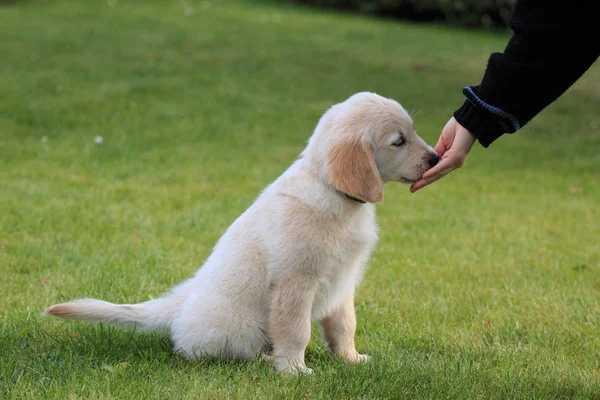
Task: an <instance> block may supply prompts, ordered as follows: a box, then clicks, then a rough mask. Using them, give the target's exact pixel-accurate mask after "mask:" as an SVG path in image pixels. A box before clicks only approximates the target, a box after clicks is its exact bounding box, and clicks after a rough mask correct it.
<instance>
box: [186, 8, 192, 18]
mask: <svg viewBox="0 0 600 400" xmlns="http://www.w3.org/2000/svg"><path fill="white" fill-rule="evenodd" d="M192 15H194V9H193V8H192V7H186V8H185V16H186V17H191V16H192Z"/></svg>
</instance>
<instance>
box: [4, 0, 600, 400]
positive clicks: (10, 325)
mask: <svg viewBox="0 0 600 400" xmlns="http://www.w3.org/2000/svg"><path fill="white" fill-rule="evenodd" d="M0 32H1V33H0V293H1V294H2V295H1V296H0V310H1V311H0V312H1V319H2V325H1V327H0V398H3V399H4V398H8V399H10V398H15V399H23V398H36V399H39V398H45V397H48V398H69V399H71V398H73V399H75V398H94V399H100V398H102V399H103V398H120V399H142V398H143V399H175V398H198V399H217V398H243V399H247V398H264V399H271V398H277V399H283V398H285V399H287V398H296V399H302V398H309V399H311V398H314V399H318V398H322V399H343V398H349V399H350V398H352V399H374V398H378V399H395V398H410V399H415V398H448V399H473V398H495V399H518V398H540V399H547V398H582V399H590V398H592V399H600V179H599V178H600V174H599V173H598V169H599V167H600V151H599V150H600V112H599V108H600V68H599V67H598V66H595V67H593V68H592V69H591V70H590V71H589V72H588V73H587V75H586V76H585V77H584V78H583V79H582V80H581V81H579V82H578V83H577V84H576V85H575V86H574V87H573V88H571V90H569V92H568V93H567V94H566V95H565V96H563V97H562V98H561V99H560V100H559V101H558V102H556V103H555V104H553V105H552V106H551V107H550V108H548V109H547V110H546V111H545V112H543V113H542V114H541V115H540V116H539V117H538V118H537V119H536V120H534V121H533V122H532V123H531V124H530V125H529V126H527V127H526V128H525V129H523V130H522V131H521V132H519V133H517V134H515V135H513V136H506V137H504V138H502V139H500V140H499V141H498V142H497V143H495V144H494V145H492V147H490V148H489V149H483V148H481V147H476V148H475V149H474V150H473V151H472V153H471V156H470V159H469V160H468V163H467V165H466V166H465V167H464V168H463V169H462V170H460V171H457V172H455V173H454V174H452V175H450V176H449V177H447V178H445V179H443V180H442V181H440V182H439V183H436V184H434V185H432V186H430V187H428V188H426V189H425V190H423V191H420V192H418V193H416V194H410V193H409V191H408V186H402V185H389V186H388V187H387V188H386V197H385V202H384V203H383V204H381V205H379V206H378V220H379V224H380V228H381V233H380V244H379V245H378V247H377V249H376V251H375V253H374V255H373V258H372V260H371V262H370V267H369V269H368V273H367V275H366V277H365V280H364V283H363V285H362V286H361V288H360V290H359V292H358V296H357V299H356V301H357V304H356V308H357V314H358V332H357V346H358V348H359V350H360V351H361V352H364V353H367V354H370V355H372V356H373V360H372V362H371V363H370V364H367V365H359V366H350V365H347V364H345V363H343V362H341V361H339V360H335V359H332V358H331V357H329V356H328V355H327V353H326V350H325V348H324V344H323V341H322V340H321V338H320V337H319V332H318V329H316V326H315V329H313V340H312V341H311V344H310V346H309V348H308V350H307V364H308V365H309V366H310V367H312V368H313V369H314V371H315V374H314V375H313V376H301V377H281V376H279V375H277V374H276V373H275V372H274V371H273V370H272V368H271V367H270V366H269V365H267V364H265V363H263V362H261V361H257V362H256V363H253V364H242V363H229V362H223V361H202V362H199V363H190V362H187V361H185V360H183V359H181V358H179V357H177V356H175V355H173V354H172V353H171V347H170V342H169V339H168V337H165V336H161V335H158V334H148V333H139V332H133V331H128V330H121V329H118V328H113V327H102V326H92V325H85V324H80V323H74V322H65V321H60V320H57V319H49V318H43V317H41V316H40V312H41V311H42V310H43V309H44V308H45V307H46V306H48V305H50V304H53V303H56V302H60V301H64V300H67V299H73V298H80V297H87V296H89V297H97V298H102V299H105V300H108V301H112V302H140V301H145V300H148V299H150V298H154V297H156V296H159V295H160V294H162V293H164V292H165V291H166V290H168V289H169V288H170V287H171V286H173V285H174V284H176V283H178V282H180V281H181V280H183V279H185V278H186V277H189V276H190V275H191V274H192V273H193V272H194V271H195V270H196V269H197V268H198V267H199V266H201V265H202V263H203V261H204V259H205V258H206V257H207V256H208V254H209V253H210V251H211V248H212V246H213V245H214V243H215V242H216V240H217V239H218V238H219V237H220V235H221V234H222V233H223V232H224V230H225V229H226V228H227V227H228V225H229V224H230V223H231V222H232V221H233V220H234V219H235V218H236V217H237V216H238V215H239V214H240V213H242V212H243V211H244V210H245V209H246V208H247V207H248V206H249V205H250V204H251V203H252V201H253V199H254V198H256V196H257V195H258V193H259V192H260V191H261V190H262V188H263V187H264V186H265V185H267V184H268V183H269V182H271V181H272V180H273V179H275V178H276V177H277V176H278V175H279V174H281V173H282V172H283V171H284V170H285V169H286V168H287V166H288V165H290V164H291V163H292V162H293V160H294V159H295V158H296V157H297V155H298V154H299V153H300V151H301V150H302V148H303V146H304V144H305V143H306V141H307V139H308V137H309V136H310V134H311V131H312V129H313V128H314V126H315V125H316V122H317V120H318V118H319V117H320V115H321V114H322V113H323V112H324V111H325V110H326V109H327V108H328V107H329V106H330V105H332V104H334V103H336V102H339V101H342V100H344V99H345V98H347V97H348V96H350V95H351V94H353V93H355V92H358V91H365V90H368V91H375V92H377V93H379V94H381V95H384V96H388V97H392V98H394V99H396V100H398V101H400V102H401V103H402V104H403V105H404V106H405V107H406V108H407V109H408V110H410V111H411V112H412V114H413V116H414V119H415V125H416V129H417V130H418V131H419V134H420V135H421V136H423V137H424V138H425V139H426V140H427V141H428V142H429V143H431V144H435V142H436V140H437V137H438V135H439V131H440V130H441V128H442V126H443V125H444V123H445V122H446V120H447V119H448V118H449V116H450V115H451V113H452V112H453V111H454V110H455V109H456V108H457V107H458V106H459V105H460V104H461V102H462V95H461V88H462V86H464V85H467V84H476V83H477V82H478V81H479V79H480V77H481V73H482V71H483V69H484V67H485V64H486V61H487V56H488V55H489V54H490V53H491V52H492V51H499V50H502V48H503V46H504V44H505V43H506V40H507V36H506V35H504V34H492V33H481V32H472V31H462V30H451V29H447V28H443V27H424V26H419V25H414V24H406V23H397V22H390V21H381V20H376V19H367V18H362V17H358V16H348V15H336V14H334V13H331V12H322V11H315V10H308V9H299V8H294V7H291V6H289V5H288V6H286V5H277V4H274V3H258V4H257V3H251V2H244V1H242V0H227V1H222V0H220V1H213V0H211V1H210V2H208V1H204V2H203V1H194V2H192V1H190V0H188V1H187V2H186V1H175V2H171V1H168V2H167V1H165V2H158V1H156V2H154V1H144V2H142V1H137V2H134V1H127V2H122V1H118V2H117V1H116V0H114V1H109V2H108V3H107V2H100V1H98V2H90V1H85V2H84V1H80V2H77V1H52V2H50V1H48V2H25V3H20V4H19V5H18V6H16V7H2V8H0ZM97 136H99V137H101V138H102V139H103V140H102V143H96V142H95V138H96V137H97ZM477 146H478V145H477Z"/></svg>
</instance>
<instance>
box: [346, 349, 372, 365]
mask: <svg viewBox="0 0 600 400" xmlns="http://www.w3.org/2000/svg"><path fill="white" fill-rule="evenodd" d="M344 358H345V359H346V360H347V361H348V362H350V363H352V364H358V363H366V362H369V361H371V356H368V355H366V354H358V352H356V351H355V352H354V353H353V354H352V355H346V356H345V357H344Z"/></svg>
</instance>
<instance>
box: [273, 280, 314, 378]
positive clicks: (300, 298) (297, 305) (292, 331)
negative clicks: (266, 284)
mask: <svg viewBox="0 0 600 400" xmlns="http://www.w3.org/2000/svg"><path fill="white" fill-rule="evenodd" d="M272 296H273V297H272V303H271V315H270V338H271V340H272V341H273V359H274V364H275V369H276V370H277V372H281V373H291V374H295V373H298V372H301V373H306V374H310V373H312V369H310V368H307V367H306V364H305V363H304V351H305V350H306V346H308V342H309V341H310V322H311V312H312V305H313V301H314V297H315V283H314V282H313V281H312V280H310V279H307V278H304V277H295V278H292V279H287V280H285V282H280V283H278V284H277V285H275V287H274V289H273V293H272Z"/></svg>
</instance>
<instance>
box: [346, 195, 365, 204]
mask: <svg viewBox="0 0 600 400" xmlns="http://www.w3.org/2000/svg"><path fill="white" fill-rule="evenodd" d="M341 193H344V192H341ZM344 196H346V197H347V198H349V199H350V200H354V201H357V202H359V203H362V204H365V203H366V201H362V200H361V199H357V198H356V197H352V196H350V195H349V194H348V193H344Z"/></svg>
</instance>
